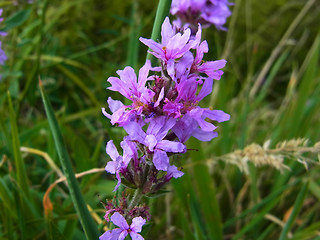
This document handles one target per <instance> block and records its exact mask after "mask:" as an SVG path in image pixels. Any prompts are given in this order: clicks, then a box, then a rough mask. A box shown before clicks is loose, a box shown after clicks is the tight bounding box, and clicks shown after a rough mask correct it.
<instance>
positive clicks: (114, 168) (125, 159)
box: [105, 139, 138, 191]
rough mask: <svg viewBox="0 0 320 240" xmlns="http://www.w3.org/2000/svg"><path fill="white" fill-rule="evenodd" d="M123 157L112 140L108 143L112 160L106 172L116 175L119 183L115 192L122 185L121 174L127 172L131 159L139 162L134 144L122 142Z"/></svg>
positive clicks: (108, 151)
mask: <svg viewBox="0 0 320 240" xmlns="http://www.w3.org/2000/svg"><path fill="white" fill-rule="evenodd" d="M121 147H122V149H123V156H121V155H119V153H118V150H117V148H116V147H115V146H114V143H113V141H112V140H110V141H109V142H108V143H107V146H106V152H107V154H108V155H109V156H110V158H111V159H112V161H109V162H108V163H107V166H106V167H105V170H106V171H107V172H109V173H112V174H116V178H117V180H118V183H117V185H116V187H115V188H114V190H113V191H116V190H117V189H118V188H119V186H120V184H121V177H120V172H125V171H126V169H127V167H128V164H129V162H130V160H131V159H134V160H137V158H138V153H137V149H136V147H135V144H134V143H133V142H130V141H127V140H126V139H125V140H123V141H122V142H121Z"/></svg>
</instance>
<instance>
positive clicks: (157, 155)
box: [153, 149, 169, 171]
mask: <svg viewBox="0 0 320 240" xmlns="http://www.w3.org/2000/svg"><path fill="white" fill-rule="evenodd" d="M153 163H154V166H155V167H156V169H157V170H162V171H166V170H167V169H168V167H169V157H168V155H167V153H166V152H164V151H162V150H158V149H156V150H155V151H154V155H153Z"/></svg>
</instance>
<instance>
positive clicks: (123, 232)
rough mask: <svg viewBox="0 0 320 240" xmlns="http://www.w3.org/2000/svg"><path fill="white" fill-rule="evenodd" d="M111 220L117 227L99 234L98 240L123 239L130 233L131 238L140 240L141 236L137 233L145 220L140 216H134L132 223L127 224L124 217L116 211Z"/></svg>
mask: <svg viewBox="0 0 320 240" xmlns="http://www.w3.org/2000/svg"><path fill="white" fill-rule="evenodd" d="M111 221H112V222H113V224H114V225H116V226H118V227H119V228H115V229H113V230H109V231H107V232H105V233H104V234H102V235H101V236H100V238H99V239H100V240H123V239H125V237H126V236H127V235H128V234H130V237H131V239H132V240H142V239H143V237H142V236H141V235H140V234H138V233H139V232H141V229H142V226H143V225H144V224H145V223H146V220H145V219H143V218H142V217H135V218H134V219H132V224H131V225H130V226H129V225H128V223H127V221H126V219H125V218H124V217H123V216H122V215H121V214H120V213H118V212H115V213H114V214H113V215H112V216H111Z"/></svg>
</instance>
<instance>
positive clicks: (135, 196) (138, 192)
mask: <svg viewBox="0 0 320 240" xmlns="http://www.w3.org/2000/svg"><path fill="white" fill-rule="evenodd" d="M142 196H143V194H142V192H141V189H139V188H137V189H136V190H135V192H134V194H133V197H132V199H131V202H130V204H129V207H128V209H129V210H131V209H132V208H133V207H135V206H137V205H138V203H139V202H140V200H141V198H142Z"/></svg>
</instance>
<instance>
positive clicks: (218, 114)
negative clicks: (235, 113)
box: [202, 109, 230, 122]
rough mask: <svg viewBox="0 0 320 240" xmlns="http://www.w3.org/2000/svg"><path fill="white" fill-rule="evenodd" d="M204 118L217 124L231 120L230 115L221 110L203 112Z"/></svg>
mask: <svg viewBox="0 0 320 240" xmlns="http://www.w3.org/2000/svg"><path fill="white" fill-rule="evenodd" d="M202 116H203V117H207V118H210V119H211V120H214V121H217V122H225V121H229V120H230V115H229V114H227V113H225V112H224V111H221V110H210V109H206V110H204V112H203V115H202Z"/></svg>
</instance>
